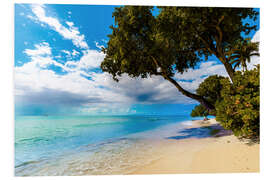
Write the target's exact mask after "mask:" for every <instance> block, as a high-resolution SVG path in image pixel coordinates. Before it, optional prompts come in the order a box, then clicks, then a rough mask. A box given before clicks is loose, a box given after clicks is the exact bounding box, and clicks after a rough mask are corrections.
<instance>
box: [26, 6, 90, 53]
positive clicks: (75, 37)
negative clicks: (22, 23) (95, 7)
mask: <svg viewBox="0 0 270 180" xmlns="http://www.w3.org/2000/svg"><path fill="white" fill-rule="evenodd" d="M44 8H45V6H44V5H37V4H35V5H32V6H31V9H32V12H33V14H34V15H35V16H31V15H28V16H27V17H28V18H30V19H32V20H34V21H35V22H40V23H41V24H42V23H44V24H47V25H48V26H49V27H50V28H52V29H53V30H55V31H56V32H58V33H59V34H60V35H61V36H62V37H63V38H65V39H69V40H71V41H72V42H73V44H74V45H75V46H76V47H80V48H82V49H88V44H87V43H86V41H85V37H84V35H83V34H80V32H79V30H78V28H77V27H75V26H74V23H73V22H67V24H68V26H69V27H68V28H66V27H65V26H63V25H62V24H61V23H60V22H59V20H58V19H57V18H54V17H50V16H47V15H46V12H45V9H44Z"/></svg>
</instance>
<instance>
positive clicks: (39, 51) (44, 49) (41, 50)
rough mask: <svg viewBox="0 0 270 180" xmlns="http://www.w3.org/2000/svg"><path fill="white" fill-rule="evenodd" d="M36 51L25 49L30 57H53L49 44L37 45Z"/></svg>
mask: <svg viewBox="0 0 270 180" xmlns="http://www.w3.org/2000/svg"><path fill="white" fill-rule="evenodd" d="M35 48H36V49H34V50H32V49H25V51H24V53H25V54H27V55H28V56H41V55H51V54H52V52H51V48H50V46H49V44H48V43H46V42H43V43H40V44H36V45H35Z"/></svg>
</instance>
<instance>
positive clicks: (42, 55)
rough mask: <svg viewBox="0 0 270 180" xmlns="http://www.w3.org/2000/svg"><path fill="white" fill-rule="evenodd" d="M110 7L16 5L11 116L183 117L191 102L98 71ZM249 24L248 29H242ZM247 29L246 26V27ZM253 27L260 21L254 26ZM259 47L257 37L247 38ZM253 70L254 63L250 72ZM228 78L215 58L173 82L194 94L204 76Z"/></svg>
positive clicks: (163, 87)
mask: <svg viewBox="0 0 270 180" xmlns="http://www.w3.org/2000/svg"><path fill="white" fill-rule="evenodd" d="M113 11H114V6H105V5H98V6H94V5H63V4H61V5H52V4H50V5H41V4H15V16H14V18H15V19H14V22H15V23H14V25H15V31H14V32H15V43H14V44H15V47H14V57H15V61H14V66H15V67H14V88H15V89H14V94H15V113H16V114H17V115H71V114H72V115H129V114H150V115H175V114H189V113H190V111H191V109H192V108H193V107H194V106H195V105H196V104H197V102H196V101H194V100H192V99H190V98H187V97H185V96H183V95H182V94H180V93H179V92H178V91H177V89H176V88H175V87H174V86H173V85H172V84H170V83H169V82H167V81H165V80H164V79H163V78H161V77H158V76H153V77H151V78H147V79H141V78H130V77H128V76H127V75H123V76H122V77H121V78H120V81H119V82H118V83H117V82H115V81H113V79H112V76H111V75H110V74H108V73H104V72H102V71H101V69H100V68H99V67H100V63H101V62H102V60H103V59H104V57H105V54H104V53H102V52H101V47H103V46H105V45H106V42H107V41H108V37H107V35H108V34H110V33H111V30H110V29H109V26H110V25H112V24H113V23H114V20H113V18H112V12H113ZM247 22H249V21H247ZM244 23H245V22H244ZM255 23H256V24H258V25H259V20H258V21H256V22H255ZM250 37H251V38H252V41H259V37H260V35H259V31H257V32H252V33H251V35H250ZM257 63H259V58H258V57H254V58H253V59H252V61H251V63H250V64H249V65H248V67H249V69H250V68H253V67H254V66H253V65H254V64H257ZM214 74H219V75H223V76H227V73H226V72H225V69H224V67H223V65H221V64H220V63H219V62H218V61H217V60H216V59H215V58H214V57H213V58H210V59H209V60H208V61H207V62H202V63H200V64H199V65H198V67H197V68H196V69H189V70H188V71H187V72H186V73H184V74H176V75H175V77H174V78H175V79H176V80H177V81H178V82H179V83H180V84H181V85H182V86H183V87H184V88H185V89H187V90H189V91H192V92H194V91H195V90H196V88H197V87H198V85H199V84H200V83H201V82H202V81H203V80H204V79H205V78H207V77H208V76H210V75H214Z"/></svg>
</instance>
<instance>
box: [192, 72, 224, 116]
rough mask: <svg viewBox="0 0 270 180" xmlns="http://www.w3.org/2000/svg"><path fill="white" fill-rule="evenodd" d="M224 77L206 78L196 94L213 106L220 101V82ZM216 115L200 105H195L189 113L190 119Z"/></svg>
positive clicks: (213, 111) (221, 85) (221, 86)
mask: <svg viewBox="0 0 270 180" xmlns="http://www.w3.org/2000/svg"><path fill="white" fill-rule="evenodd" d="M224 79H226V78H225V77H222V76H218V75H213V76H209V77H208V78H206V79H205V80H204V81H203V82H202V83H201V84H200V85H199V87H198V88H197V90H196V93H197V94H198V95H200V96H202V97H203V98H204V99H206V100H207V101H208V102H210V103H211V104H213V105H216V102H217V101H220V100H221V90H222V89H223V84H222V81H223V80H224ZM208 115H216V110H212V111H211V112H209V111H208V109H206V108H205V107H203V106H202V105H197V106H195V108H194V109H193V110H192V112H191V116H192V117H196V116H208Z"/></svg>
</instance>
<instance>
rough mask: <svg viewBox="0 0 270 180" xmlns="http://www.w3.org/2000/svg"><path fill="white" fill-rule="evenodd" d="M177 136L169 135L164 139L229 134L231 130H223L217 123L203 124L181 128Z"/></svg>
mask: <svg viewBox="0 0 270 180" xmlns="http://www.w3.org/2000/svg"><path fill="white" fill-rule="evenodd" d="M178 133H179V136H171V137H167V138H166V139H175V140H181V139H188V138H198V139H200V138H207V137H221V136H228V135H231V134H232V132H231V131H229V130H225V129H224V128H223V127H222V126H220V125H219V124H215V125H210V126H203V127H198V128H189V129H183V130H181V131H179V132H178Z"/></svg>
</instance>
